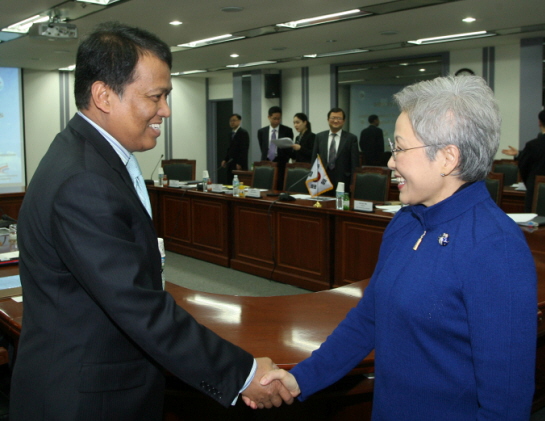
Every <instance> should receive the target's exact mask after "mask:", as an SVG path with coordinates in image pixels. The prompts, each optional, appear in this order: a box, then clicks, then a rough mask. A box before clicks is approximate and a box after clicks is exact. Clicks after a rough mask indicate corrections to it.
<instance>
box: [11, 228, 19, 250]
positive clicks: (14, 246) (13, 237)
mask: <svg viewBox="0 0 545 421" xmlns="http://www.w3.org/2000/svg"><path fill="white" fill-rule="evenodd" d="M18 250H19V247H18V245H17V224H11V225H10V226H9V251H18Z"/></svg>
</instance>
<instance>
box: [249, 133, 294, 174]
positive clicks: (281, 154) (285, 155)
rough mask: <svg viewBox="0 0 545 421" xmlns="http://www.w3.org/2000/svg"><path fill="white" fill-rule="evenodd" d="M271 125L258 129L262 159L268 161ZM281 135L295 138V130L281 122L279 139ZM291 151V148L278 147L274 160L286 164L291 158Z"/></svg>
mask: <svg viewBox="0 0 545 421" xmlns="http://www.w3.org/2000/svg"><path fill="white" fill-rule="evenodd" d="M269 127H270V126H266V127H262V128H261V129H259V130H258V131H257V140H258V141H259V147H260V148H261V160H262V161H268V160H269V158H267V153H268V152H269ZM281 137H289V138H290V139H293V130H292V129H290V128H289V127H287V126H284V125H283V124H280V125H279V126H278V139H280V138H281ZM290 151H291V149H288V148H284V149H277V155H276V158H275V159H274V162H278V163H279V164H285V163H286V162H288V161H289V159H290Z"/></svg>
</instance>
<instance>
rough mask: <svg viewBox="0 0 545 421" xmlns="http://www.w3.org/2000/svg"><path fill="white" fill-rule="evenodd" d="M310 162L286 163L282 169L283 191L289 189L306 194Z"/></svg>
mask: <svg viewBox="0 0 545 421" xmlns="http://www.w3.org/2000/svg"><path fill="white" fill-rule="evenodd" d="M311 167H312V165H311V164H309V163H307V162H295V163H293V164H286V169H285V171H284V174H285V175H284V187H283V190H284V191H290V192H293V193H303V194H308V189H307V185H306V184H305V181H307V177H305V175H307V176H308V174H309V173H310V168H311Z"/></svg>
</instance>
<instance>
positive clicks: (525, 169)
mask: <svg viewBox="0 0 545 421" xmlns="http://www.w3.org/2000/svg"><path fill="white" fill-rule="evenodd" d="M531 142H532V141H530V142H528V143H526V146H525V147H524V149H523V150H522V152H520V154H519V157H518V166H519V171H520V177H521V178H522V181H523V182H524V184H526V183H527V182H528V178H529V177H530V173H531V172H532V168H533V166H534V165H535V164H534V159H535V158H534V156H535V154H534V153H532V151H531V149H532V144H531Z"/></svg>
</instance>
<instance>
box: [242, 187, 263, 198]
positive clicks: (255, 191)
mask: <svg viewBox="0 0 545 421" xmlns="http://www.w3.org/2000/svg"><path fill="white" fill-rule="evenodd" d="M246 197H254V198H256V199H261V190H259V189H248V191H247V192H246Z"/></svg>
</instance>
